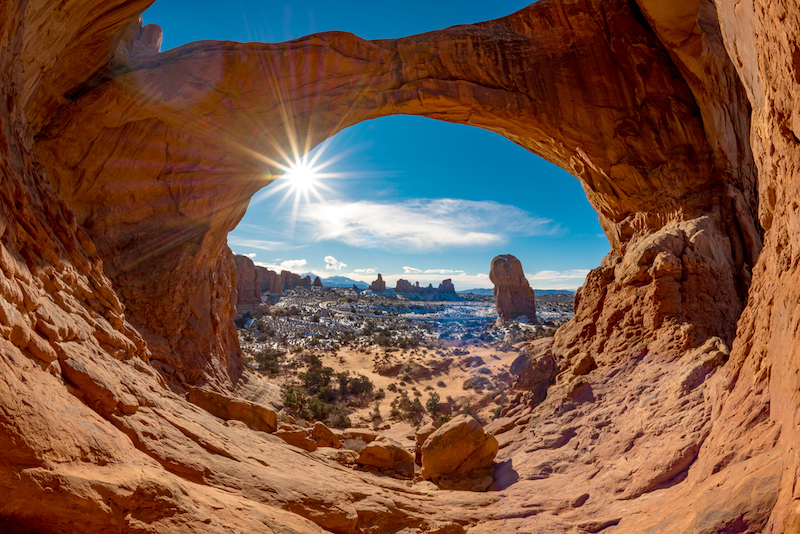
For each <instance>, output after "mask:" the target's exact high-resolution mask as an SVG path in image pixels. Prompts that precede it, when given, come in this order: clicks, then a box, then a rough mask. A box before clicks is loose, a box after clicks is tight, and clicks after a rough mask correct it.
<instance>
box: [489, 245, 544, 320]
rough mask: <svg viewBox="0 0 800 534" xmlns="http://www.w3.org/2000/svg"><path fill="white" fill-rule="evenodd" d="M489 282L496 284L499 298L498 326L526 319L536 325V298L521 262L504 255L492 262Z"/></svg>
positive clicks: (495, 289)
mask: <svg viewBox="0 0 800 534" xmlns="http://www.w3.org/2000/svg"><path fill="white" fill-rule="evenodd" d="M489 280H491V281H492V283H493V284H494V296H495V297H496V298H497V324H498V325H501V324H503V323H504V322H506V321H510V320H513V319H519V318H521V317H525V318H526V320H527V322H529V323H531V324H536V323H537V322H538V321H537V320H536V298H535V297H534V295H533V289H531V286H530V284H528V279H527V278H525V273H524V272H523V270H522V264H521V263H520V261H519V260H518V259H517V258H516V257H514V256H512V255H511V254H502V255H500V256H496V257H495V258H494V259H493V260H492V264H491V268H490V270H489Z"/></svg>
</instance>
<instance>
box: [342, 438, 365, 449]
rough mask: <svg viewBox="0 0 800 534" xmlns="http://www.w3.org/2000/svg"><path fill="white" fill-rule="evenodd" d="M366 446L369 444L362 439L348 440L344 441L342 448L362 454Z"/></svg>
mask: <svg viewBox="0 0 800 534" xmlns="http://www.w3.org/2000/svg"><path fill="white" fill-rule="evenodd" d="M366 446H367V444H366V443H365V442H364V440H363V439H361V438H355V439H346V440H344V441H342V447H343V448H345V449H350V450H351V451H356V452H361V449H363V448H364V447H366Z"/></svg>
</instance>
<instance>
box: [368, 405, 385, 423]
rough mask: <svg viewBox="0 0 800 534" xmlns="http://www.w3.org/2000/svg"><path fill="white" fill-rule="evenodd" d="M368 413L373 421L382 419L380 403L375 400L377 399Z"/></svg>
mask: <svg viewBox="0 0 800 534" xmlns="http://www.w3.org/2000/svg"><path fill="white" fill-rule="evenodd" d="M369 415H370V418H371V419H372V420H373V421H380V420H381V419H383V416H382V415H381V403H380V402H377V401H376V402H375V405H374V406H373V407H372V412H370V414H369Z"/></svg>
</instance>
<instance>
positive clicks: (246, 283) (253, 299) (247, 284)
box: [233, 255, 263, 315]
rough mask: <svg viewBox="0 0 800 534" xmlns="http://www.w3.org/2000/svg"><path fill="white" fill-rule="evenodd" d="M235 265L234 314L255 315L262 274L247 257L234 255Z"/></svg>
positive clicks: (259, 297) (258, 305) (258, 303)
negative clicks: (235, 295)
mask: <svg viewBox="0 0 800 534" xmlns="http://www.w3.org/2000/svg"><path fill="white" fill-rule="evenodd" d="M233 261H234V263H235V264H236V294H237V297H236V313H238V314H242V315H244V314H245V313H255V312H256V311H258V309H259V307H260V306H261V286H262V284H263V281H262V278H261V277H262V276H263V275H262V272H261V270H260V269H258V268H257V267H256V265H255V264H254V263H253V260H251V259H250V258H248V257H247V256H239V255H234V256H233Z"/></svg>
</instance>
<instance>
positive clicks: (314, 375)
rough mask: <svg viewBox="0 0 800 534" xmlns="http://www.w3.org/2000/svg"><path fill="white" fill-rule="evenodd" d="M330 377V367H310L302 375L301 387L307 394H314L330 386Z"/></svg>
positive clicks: (331, 373)
mask: <svg viewBox="0 0 800 534" xmlns="http://www.w3.org/2000/svg"><path fill="white" fill-rule="evenodd" d="M317 359H319V358H317ZM332 376H333V369H331V368H330V367H311V368H309V370H308V371H306V372H305V373H303V374H302V378H303V385H304V386H305V388H306V390H308V392H309V393H311V394H316V393H318V392H319V390H320V389H322V388H323V387H325V386H327V385H328V384H330V382H331V377H332Z"/></svg>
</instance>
